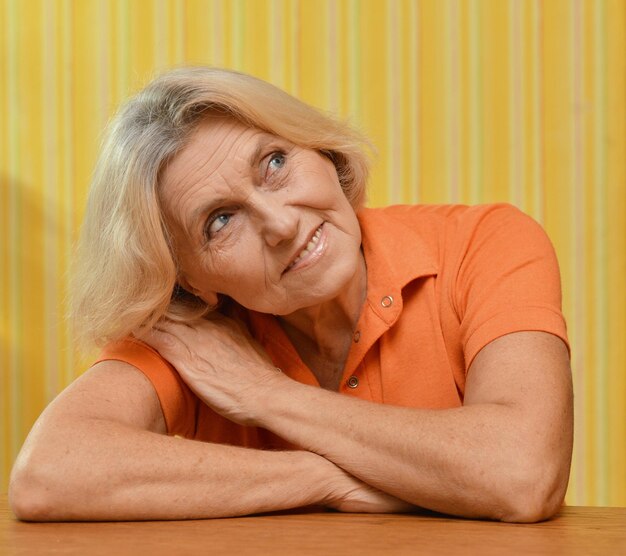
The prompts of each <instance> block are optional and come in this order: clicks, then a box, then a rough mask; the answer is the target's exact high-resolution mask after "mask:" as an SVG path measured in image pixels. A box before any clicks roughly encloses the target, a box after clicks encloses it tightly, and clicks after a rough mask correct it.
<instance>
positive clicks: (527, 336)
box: [150, 323, 572, 521]
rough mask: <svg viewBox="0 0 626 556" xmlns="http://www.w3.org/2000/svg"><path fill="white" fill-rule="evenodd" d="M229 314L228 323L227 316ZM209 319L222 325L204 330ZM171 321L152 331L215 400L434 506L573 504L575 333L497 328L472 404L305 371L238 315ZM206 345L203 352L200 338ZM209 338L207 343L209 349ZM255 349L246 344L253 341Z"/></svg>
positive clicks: (534, 516)
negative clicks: (362, 396)
mask: <svg viewBox="0 0 626 556" xmlns="http://www.w3.org/2000/svg"><path fill="white" fill-rule="evenodd" d="M220 326H221V325H220V324H218V325H217V327H218V328H219V327H220ZM203 328H206V330H209V329H210V330H211V332H210V333H208V334H205V335H204V336H202V341H199V337H200V335H201V334H202V333H203ZM221 328H222V329H223V330H222V332H224V331H226V332H227V334H222V336H220V340H219V341H220V343H221V344H222V345H225V344H227V343H228V341H229V339H228V338H229V335H230V336H231V340H232V345H231V348H230V349H229V350H223V351H221V352H220V356H219V357H217V356H214V355H215V351H214V350H215V349H216V346H215V344H213V345H212V346H210V345H209V344H210V342H209V343H207V342H208V337H209V336H211V337H213V338H215V337H216V331H217V328H216V323H207V324H204V323H202V324H200V325H199V326H198V327H196V328H194V329H192V328H189V327H181V326H176V325H174V326H171V327H168V328H167V329H168V331H169V332H170V334H158V335H157V336H155V338H153V339H152V340H150V341H151V343H153V345H155V346H156V347H157V348H158V349H159V350H160V351H161V352H162V354H163V355H164V356H165V357H166V358H167V359H169V360H170V361H172V362H173V363H174V364H175V365H176V366H177V368H178V369H179V371H181V374H182V376H183V377H184V378H185V380H186V381H187V383H188V384H189V385H190V386H191V387H192V388H193V389H194V390H195V391H196V393H197V394H198V395H200V397H201V398H203V399H204V400H205V401H206V403H208V404H209V405H211V406H212V407H213V408H214V409H216V410H217V411H219V412H221V413H223V414H224V415H227V416H229V417H230V418H236V419H237V420H239V421H240V422H247V423H254V424H257V425H259V426H262V427H265V428H267V429H269V430H272V431H273V432H275V433H276V434H278V435H280V436H282V437H284V438H286V439H287V440H289V441H291V442H293V443H295V444H298V445H300V446H302V447H303V448H305V449H307V450H310V451H312V452H315V453H317V454H319V455H321V456H323V457H324V458H327V459H329V460H330V461H332V462H334V463H335V464H337V465H338V466H340V467H341V468H343V469H345V470H346V471H347V472H349V473H350V474H352V475H354V476H355V477H358V478H359V479H361V480H362V481H364V482H366V483H368V484H370V485H372V486H374V487H375V488H377V489H380V490H383V491H385V492H387V493H389V494H392V495H393V496H397V497H399V498H402V499H404V500H406V501H408V502H410V503H412V504H415V505H418V506H422V507H426V508H429V509H433V510H437V511H441V512H445V513H451V514H456V515H463V516H468V517H486V518H493V519H501V520H506V521H537V520H540V519H545V518H547V517H550V516H551V515H553V514H554V513H555V512H556V511H557V510H558V508H559V507H560V505H561V504H562V501H563V497H564V494H565V490H566V487H567V480H568V475H569V465H570V458H571V449H572V388H571V373H570V367H569V357H568V353H567V349H566V347H565V345H564V344H563V342H562V341H561V340H560V339H559V338H557V337H556V336H552V335H550V334H547V333H541V332H519V333H514V334H509V335H507V336H503V337H501V338H499V339H498V340H495V341H494V342H492V343H491V344H489V345H488V346H486V347H485V348H483V350H482V351H481V352H480V353H479V354H478V356H477V357H476V359H475V360H474V363H473V364H472V367H471V369H470V370H469V373H468V378H467V384H466V392H465V400H464V404H465V405H464V407H462V408H458V409H449V410H419V409H408V408H400V407H393V406H387V405H381V404H374V403H370V402H364V401H361V400H357V399H354V398H350V397H348V396H343V395H339V394H336V393H333V392H328V391H325V390H322V389H319V388H314V387H310V386H306V385H302V384H299V383H297V382H294V381H292V380H290V379H288V378H287V377H285V376H283V375H281V374H280V373H276V372H273V369H272V368H271V363H270V362H268V361H266V360H264V359H263V357H262V356H259V357H258V358H255V354H254V350H250V349H249V348H245V349H244V348H243V347H242V346H245V343H246V341H249V340H246V341H244V339H243V338H239V339H235V338H236V333H235V332H234V331H233V330H234V328H233V327H232V326H227V327H224V326H221ZM199 345H202V346H203V348H202V350H200V352H199V351H198V350H197V348H196V351H193V350H192V348H191V346H199ZM205 349H206V352H205ZM244 351H246V355H245V356H244V355H243V352H244Z"/></svg>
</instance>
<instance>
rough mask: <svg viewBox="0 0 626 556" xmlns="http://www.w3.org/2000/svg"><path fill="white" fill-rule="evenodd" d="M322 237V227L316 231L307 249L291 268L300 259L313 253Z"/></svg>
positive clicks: (294, 262)
mask: <svg viewBox="0 0 626 556" xmlns="http://www.w3.org/2000/svg"><path fill="white" fill-rule="evenodd" d="M321 235H322V227H321V226H320V227H319V228H318V229H317V230H315V233H314V234H313V237H312V238H311V241H309V243H307V245H306V247H305V248H304V249H303V250H302V251H301V252H300V254H299V255H298V256H297V257H296V258H295V259H294V261H293V262H292V263H291V264H290V265H289V268H291V267H292V266H293V265H295V264H296V263H297V262H298V261H299V260H300V259H303V258H304V257H306V256H307V255H308V254H309V253H310V252H311V251H313V248H314V247H315V246H316V245H317V242H318V241H319V240H320V236H321Z"/></svg>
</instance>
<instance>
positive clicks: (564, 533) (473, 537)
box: [0, 495, 626, 556]
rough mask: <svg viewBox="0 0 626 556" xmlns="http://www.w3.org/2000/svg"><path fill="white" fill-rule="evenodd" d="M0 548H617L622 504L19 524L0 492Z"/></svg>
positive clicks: (625, 535) (624, 521) (620, 547)
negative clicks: (525, 510)
mask: <svg viewBox="0 0 626 556" xmlns="http://www.w3.org/2000/svg"><path fill="white" fill-rule="evenodd" d="M0 554H2V556H12V555H14V554H81V555H82V554H96V555H97V554H107V555H115V556H117V555H125V554H150V555H159V554H167V555H168V556H169V555H173V556H176V555H178V554H233V555H237V556H238V555H241V554H243V555H245V554H264V555H265V554H324V555H329V556H330V555H341V554H350V555H351V556H352V555H359V556H360V555H364V554H365V555H366V554H445V555H449V554H464V555H466V554H481V555H490V554H497V555H499V556H500V555H508V554H531V555H532V554H551V555H552V554H566V555H568V556H571V555H577V554H584V555H586V556H589V555H594V554H598V555H602V556H605V555H612V554H616V555H617V554H619V555H620V556H623V555H626V508H584V507H569V508H564V509H563V511H562V512H561V513H560V515H559V516H557V517H556V518H554V519H552V520H551V521H547V522H544V523H537V524H532V525H513V524H506V523H493V522H487V521H471V520H463V519H452V518H447V517H437V516H418V515H384V514H373V515H372V514H370V515H368V514H341V513H309V514H306V513H305V514H293V515H290V514H286V515H276V514H273V515H265V516H255V517H242V518H231V519H213V520H197V521H149V522H120V523H21V522H19V521H16V519H15V517H14V516H13V514H12V513H11V511H10V510H9V508H8V504H7V497H6V495H0Z"/></svg>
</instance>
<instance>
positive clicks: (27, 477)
mask: <svg viewBox="0 0 626 556" xmlns="http://www.w3.org/2000/svg"><path fill="white" fill-rule="evenodd" d="M8 495H9V496H8V499H9V506H10V508H11V510H12V511H13V513H14V514H15V517H16V518H17V519H19V520H22V521H51V520H53V519H54V511H55V502H54V499H53V498H54V497H53V495H52V492H51V489H50V487H49V486H47V485H46V481H45V480H42V477H41V476H40V474H39V473H37V471H35V470H33V469H30V468H29V466H28V465H23V464H22V465H20V464H19V463H18V464H16V466H15V467H14V468H13V471H12V473H11V478H10V481H9V492H8Z"/></svg>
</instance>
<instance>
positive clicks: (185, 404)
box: [99, 204, 567, 449]
mask: <svg viewBox="0 0 626 556" xmlns="http://www.w3.org/2000/svg"><path fill="white" fill-rule="evenodd" d="M358 216H359V222H360V224H361V230H362V234H363V242H362V248H363V253H364V256H365V262H366V265H367V299H366V301H365V304H364V306H363V308H362V312H361V316H360V318H359V321H358V325H357V328H356V331H355V333H354V337H353V342H352V346H351V349H350V352H349V354H348V359H347V361H346V366H345V369H344V376H343V380H342V383H341V386H340V393H341V394H343V395H346V396H354V397H358V398H361V399H364V400H369V401H372V402H376V403H385V404H392V405H398V406H406V407H416V408H418V407H419V408H451V407H458V406H460V405H462V403H463V393H464V391H465V378H466V374H467V370H468V369H469V367H470V365H471V363H472V361H473V359H474V357H475V356H476V354H477V353H478V352H479V351H480V350H481V349H482V348H483V347H484V346H486V345H487V344H488V343H489V342H491V341H493V340H495V339H496V338H498V337H500V336H503V335H505V334H509V333H511V332H519V331H528V330H535V331H543V332H549V333H551V334H554V335H556V336H558V337H560V338H561V339H562V340H563V341H564V342H565V343H566V344H567V335H566V327H565V321H564V319H563V316H562V313H561V286H560V277H559V270H558V264H557V261H556V256H555V253H554V249H553V248H552V245H551V243H550V241H549V239H548V238H547V236H546V234H545V232H544V231H543V230H542V229H541V227H540V226H539V225H538V224H537V223H535V222H534V221H533V220H532V219H531V218H530V217H528V216H526V215H524V214H523V213H521V212H520V211H519V210H517V209H516V208H514V207H512V206H510V205H505V204H498V205H480V206H474V207H467V206H462V205H417V206H393V207H387V208H382V209H363V210H362V211H360V212H359V215H358ZM247 321H248V327H249V329H250V332H251V333H252V335H253V336H254V337H255V338H256V339H257V340H258V341H259V342H260V343H261V345H263V346H264V347H265V349H266V350H267V352H268V354H269V356H270V357H271V359H272V361H273V362H274V364H275V365H276V366H277V367H280V369H282V371H283V372H284V373H285V374H286V375H288V376H289V377H291V378H292V379H294V380H297V381H299V382H302V383H304V384H310V385H317V386H319V384H318V382H317V380H316V378H315V376H314V375H313V373H312V372H311V371H310V370H309V369H308V368H307V367H306V365H305V364H304V363H303V362H302V360H301V359H300V357H299V355H298V353H297V352H296V350H295V348H294V347H293V346H292V344H291V343H290V341H289V339H288V338H287V336H286V334H285V333H284V332H283V330H282V328H281V327H280V325H279V324H278V321H277V320H276V318H275V317H274V316H272V315H266V314H261V313H257V312H253V311H249V312H248V313H247ZM110 359H114V360H119V361H125V362H127V363H130V364H131V365H133V366H135V367H136V368H137V369H139V370H140V371H141V372H143V373H144V374H145V375H146V377H147V378H148V379H149V380H150V381H151V382H152V384H153V385H154V388H155V390H156V393H157V395H158V397H159V400H160V403H161V407H162V409H163V415H164V417H165V421H166V424H167V429H168V432H169V433H170V434H176V435H180V436H183V437H186V438H192V439H196V440H202V441H207V442H218V443H227V444H234V445H240V446H248V447H255V448H263V449H280V448H287V447H290V446H289V444H288V443H286V442H285V441H283V440H282V439H280V438H278V437H277V436H275V435H273V434H272V433H270V432H268V431H266V430H263V429H259V428H255V427H244V426H241V425H237V424H235V423H232V422H230V421H228V420H227V419H225V418H223V417H221V416H219V415H218V414H216V413H215V412H214V411H212V410H211V409H210V408H209V407H208V406H206V405H205V404H204V403H202V402H201V401H200V400H199V399H198V398H197V397H196V396H195V394H193V392H191V390H190V389H189V388H188V387H187V386H186V385H185V383H184V382H183V380H182V379H181V378H180V376H179V375H178V373H177V372H176V370H175V369H174V368H173V367H172V366H171V365H170V364H169V363H168V362H167V361H165V360H164V359H163V358H161V356H160V355H159V354H158V353H157V352H156V351H154V350H153V349H151V348H150V347H148V346H146V345H145V344H143V343H142V342H140V341H138V340H134V339H129V340H124V341H121V342H117V343H114V344H110V345H108V346H107V347H106V348H105V350H104V351H103V353H102V355H101V357H100V359H99V361H102V360H110Z"/></svg>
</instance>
